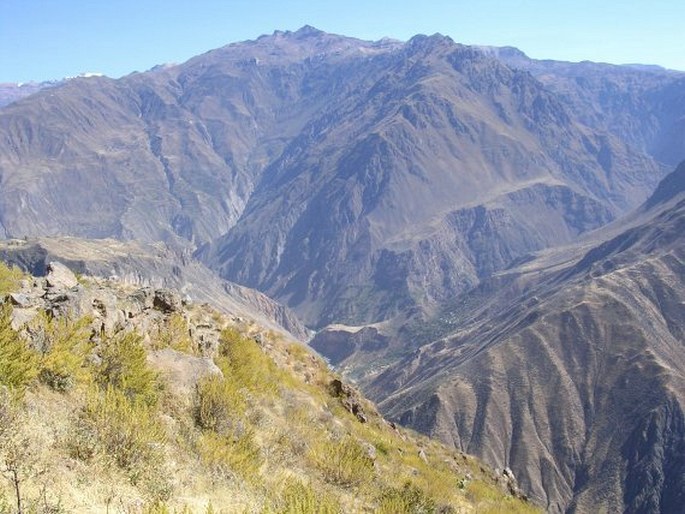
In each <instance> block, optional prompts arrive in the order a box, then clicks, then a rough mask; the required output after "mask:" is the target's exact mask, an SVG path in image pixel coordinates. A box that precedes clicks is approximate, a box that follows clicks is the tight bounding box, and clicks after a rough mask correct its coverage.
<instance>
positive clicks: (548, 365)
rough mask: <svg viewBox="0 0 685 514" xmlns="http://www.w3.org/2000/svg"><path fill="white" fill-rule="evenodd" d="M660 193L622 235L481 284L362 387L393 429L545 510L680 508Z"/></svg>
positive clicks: (672, 317)
mask: <svg viewBox="0 0 685 514" xmlns="http://www.w3.org/2000/svg"><path fill="white" fill-rule="evenodd" d="M681 172H682V167H680V168H679V169H678V170H677V171H676V172H674V174H672V175H671V176H669V177H668V178H667V179H665V180H664V184H674V183H676V182H677V177H678V176H679V174H681ZM662 189H663V187H660V188H659V190H657V193H656V194H655V196H654V197H652V199H650V200H649V201H648V202H647V204H646V205H648V206H650V207H649V208H643V209H641V210H640V211H638V212H637V213H636V214H635V215H633V216H632V217H629V218H628V219H627V220H626V221H625V223H624V224H621V223H616V224H614V225H613V226H612V227H610V228H609V229H607V230H605V231H604V232H600V233H599V234H598V235H597V236H592V237H590V236H588V238H587V239H586V240H585V241H583V242H582V243H579V244H578V245H577V246H570V247H568V248H566V249H564V250H557V251H550V252H548V253H547V254H543V255H542V256H540V257H538V258H537V259H533V260H531V261H529V262H526V263H524V264H521V265H519V266H518V267H514V268H512V269H510V270H507V271H506V272H504V273H503V274H501V275H500V276H499V277H497V278H494V279H492V280H490V281H485V282H484V283H483V284H482V285H481V286H480V287H478V288H476V289H475V290H473V291H471V292H470V293H469V294H467V295H466V296H465V297H464V298H462V299H460V302H459V304H458V305H455V306H454V307H453V308H451V309H450V308H448V309H445V311H443V313H442V314H441V316H440V317H438V318H436V319H434V320H431V322H430V323H427V324H426V326H427V328H428V327H430V325H432V328H430V330H433V331H434V332H435V331H437V332H438V334H441V337H439V338H437V340H436V341H435V342H433V343H430V344H427V345H424V346H422V347H421V348H420V349H419V350H418V351H416V352H415V353H414V354H412V355H411V356H409V357H407V358H406V359H405V360H404V361H402V362H400V363H396V364H395V365H393V366H391V367H390V368H389V369H388V370H386V371H385V372H384V373H381V374H380V375H378V376H377V378H376V379H374V380H373V381H371V383H370V384H368V385H367V388H366V390H367V391H368V392H369V393H370V394H371V396H372V397H373V398H376V399H378V400H379V401H380V406H381V408H382V410H384V411H385V412H387V413H389V414H390V415H391V416H392V417H393V418H396V419H398V420H400V421H401V422H403V423H406V424H408V425H409V426H414V427H415V428H417V429H419V430H422V431H424V432H427V433H431V434H433V435H437V436H439V437H441V438H442V439H443V440H446V441H450V442H452V443H454V444H455V445H456V446H457V447H459V448H463V449H464V450H466V451H471V452H474V453H476V454H478V455H480V456H481V457H483V458H484V459H485V460H486V461H488V462H491V463H500V464H501V465H507V466H510V467H511V468H512V469H513V470H514V472H515V473H516V475H517V477H519V479H520V480H521V483H522V484H523V488H524V489H525V490H529V491H531V492H532V493H533V495H534V497H537V498H541V499H544V500H546V502H547V505H548V508H549V509H550V510H551V511H558V512H563V511H568V512H590V511H596V509H597V508H598V506H601V508H603V509H607V510H608V511H627V512H678V510H679V509H680V508H681V507H680V505H682V503H681V502H682V498H683V494H685V482H683V480H682V476H683V475H682V470H683V466H685V459H683V453H682V448H683V444H685V432H684V431H683V424H682V419H683V407H684V406H685V379H684V377H685V360H684V359H683V351H682V350H683V341H684V340H685V307H684V306H685V283H684V282H683V279H684V277H685V265H684V264H683V263H684V262H685V250H684V249H685V245H684V244H683V234H684V233H685V232H683V231H684V230H685V195H684V194H683V190H682V188H681V189H680V190H679V191H678V190H675V191H670V193H671V194H670V195H668V197H667V198H666V199H663V198H662V201H659V198H661V196H660V195H661V193H660V191H662ZM595 238H598V239H599V241H597V239H595ZM436 327H437V328H436Z"/></svg>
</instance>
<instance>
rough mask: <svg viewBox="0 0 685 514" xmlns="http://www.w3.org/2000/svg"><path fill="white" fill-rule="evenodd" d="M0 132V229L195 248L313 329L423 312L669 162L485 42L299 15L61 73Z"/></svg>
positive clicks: (591, 224) (557, 236)
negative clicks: (308, 22)
mask: <svg viewBox="0 0 685 514" xmlns="http://www.w3.org/2000/svg"><path fill="white" fill-rule="evenodd" d="M0 132H2V133H3V134H4V135H5V137H4V138H3V139H2V140H1V141H0V185H1V186H2V187H1V189H0V191H2V193H1V194H0V235H2V236H4V237H19V238H21V237H24V236H56V235H71V236H77V237H88V238H106V237H113V238H117V239H141V240H145V241H160V240H161V241H165V242H167V243H169V244H171V245H177V246H180V247H185V248H190V249H196V248H199V251H198V253H197V255H198V257H200V258H201V259H202V260H203V261H204V262H205V263H206V264H207V265H208V266H209V267H211V268H213V269H214V270H217V271H218V272H220V273H221V274H222V276H223V277H224V278H227V279H229V280H231V281H234V282H238V283H240V284H243V285H247V286H249V287H253V288H257V289H259V290H261V291H263V292H266V293H267V294H269V295H270V296H272V297H274V298H276V299H277V300H279V301H281V302H283V303H285V304H287V305H288V306H289V307H291V308H293V309H294V310H295V311H296V312H297V313H298V315H299V316H301V317H302V318H303V319H304V321H305V322H306V323H307V324H309V325H310V326H314V327H321V326H324V325H326V324H328V323H332V322H340V321H344V322H347V323H353V324H357V323H368V322H375V321H381V320H384V319H388V318H391V317H393V316H395V315H398V314H400V313H402V312H405V311H407V310H411V309H419V310H421V311H424V312H426V313H431V312H432V311H434V310H435V309H436V308H438V306H439V305H440V303H441V302H443V301H445V300H446V299H449V298H451V297H453V296H454V295H455V294H458V293H460V292H462V291H464V290H466V289H468V288H469V287H472V286H473V285H475V284H476V283H477V282H478V281H479V280H480V279H481V278H483V277H486V276H488V275H489V274H491V273H492V272H494V271H496V270H499V269H502V268H503V267H505V266H506V265H508V263H509V262H511V261H512V260H513V259H516V258H517V257H519V256H521V255H525V254H526V253H528V252H530V251H533V250H538V249H541V248H545V247H548V246H551V245H555V244H560V243H565V242H569V241H570V240H572V239H573V238H574V237H576V236H577V235H578V234H579V233H582V232H584V231H587V230H589V229H593V228H596V227H598V226H600V225H602V224H604V223H606V222H608V221H610V220H611V219H613V218H614V217H615V216H616V215H618V214H620V213H622V212H624V211H626V210H628V209H629V208H631V207H634V206H636V205H637V204H639V203H640V202H641V201H643V200H644V198H645V197H646V196H647V195H648V194H649V192H650V191H651V190H652V189H653V188H654V187H655V185H656V183H657V182H658V180H659V178H660V177H661V176H662V173H663V171H662V170H663V168H662V167H661V165H660V164H659V163H657V162H656V161H655V160H654V159H653V158H652V157H650V156H649V155H647V154H645V153H644V152H642V151H641V150H639V149H635V148H631V147H630V146H628V145H627V144H626V143H625V142H624V141H621V140H620V139H618V138H616V137H614V136H612V135H611V134H610V133H608V132H607V131H604V130H599V129H595V128H593V127H590V126H588V125H586V124H584V123H583V121H582V120H579V119H578V118H577V116H576V115H575V113H574V111H573V110H572V109H569V108H568V107H567V106H566V105H565V104H564V103H563V102H562V101H560V99H559V97H558V95H555V94H554V93H552V92H550V91H549V90H548V89H547V88H546V87H545V85H544V84H543V83H542V82H540V81H539V80H536V79H535V78H533V77H532V76H531V75H530V74H529V73H528V72H523V71H516V70H512V69H511V68H509V67H507V66H505V65H503V64H502V63H501V62H500V61H499V60H497V59H496V58H494V57H491V56H488V55H487V54H486V53H484V52H483V51H480V50H478V49H476V48H471V47H466V46H463V45H459V44H456V43H454V42H453V41H452V40H451V39H449V38H447V37H444V36H440V35H434V36H417V37H415V38H413V39H412V40H411V41H409V42H407V43H400V42H397V41H391V40H381V41H378V42H367V41H360V40H357V39H353V38H347V37H343V36H337V35H332V34H326V33H323V32H321V31H318V30H316V29H314V28H311V27H304V28H302V29H300V30H299V31H297V32H285V33H283V32H276V33H274V34H273V35H270V36H263V37H260V38H258V39H257V40H255V41H248V42H244V43H237V44H232V45H228V46H226V47H223V48H220V49H217V50H213V51H211V52H208V53H206V54H203V55H201V56H198V57H196V58H193V59H191V60H190V61H188V62H186V63H184V64H182V65H179V66H167V67H161V68H156V69H153V70H151V71H149V72H145V73H136V74H132V75H130V76H127V77H124V78H122V79H120V80H112V79H109V78H106V77H91V78H76V79H72V80H70V81H68V82H67V83H65V84H64V85H62V86H60V87H55V88H51V89H50V90H49V91H41V92H38V93H37V94H35V95H32V96H31V97H28V98H25V99H23V100H20V101H18V102H15V103H13V104H11V105H8V106H6V107H5V108H4V109H3V110H2V112H0ZM76 199H78V200H76ZM531 213H536V214H539V216H531Z"/></svg>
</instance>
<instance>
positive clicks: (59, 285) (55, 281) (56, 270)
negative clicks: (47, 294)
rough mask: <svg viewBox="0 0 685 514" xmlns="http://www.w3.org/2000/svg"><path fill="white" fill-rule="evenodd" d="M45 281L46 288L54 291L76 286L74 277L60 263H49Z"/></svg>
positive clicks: (76, 282)
mask: <svg viewBox="0 0 685 514" xmlns="http://www.w3.org/2000/svg"><path fill="white" fill-rule="evenodd" d="M47 272H48V273H47V275H46V277H45V278H46V281H47V285H48V287H52V288H55V289H71V288H72V287H75V286H77V285H78V280H77V279H76V275H74V273H73V272H72V271H71V270H70V269H69V268H67V267H66V266H65V265H64V264H62V263H61V262H56V261H53V262H50V263H49V264H48V268H47Z"/></svg>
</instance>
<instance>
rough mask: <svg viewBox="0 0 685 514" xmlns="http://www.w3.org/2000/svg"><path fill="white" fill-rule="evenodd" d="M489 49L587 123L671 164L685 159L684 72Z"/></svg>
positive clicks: (510, 48)
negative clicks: (534, 81) (554, 95)
mask: <svg viewBox="0 0 685 514" xmlns="http://www.w3.org/2000/svg"><path fill="white" fill-rule="evenodd" d="M484 51H486V53H488V54H489V55H493V56H494V57H496V58H497V59H499V60H500V61H501V62H503V63H505V64H507V65H508V66H511V67H513V68H515V69H520V70H525V71H528V72H530V73H531V74H532V75H533V76H535V77H536V78H537V79H538V80H540V81H541V82H542V83H543V84H544V85H545V87H547V88H548V89H549V90H550V91H552V92H554V93H556V94H557V95H558V96H559V98H560V99H561V100H562V101H563V102H564V104H565V105H567V106H568V107H569V108H571V109H572V110H573V112H574V113H575V114H576V116H577V117H578V119H579V120H581V121H582V122H583V123H584V124H586V125H588V126H590V127H593V128H595V129H598V130H606V131H609V132H611V133H612V134H614V135H616V136H617V137H619V138H620V139H621V140H623V141H625V142H627V143H628V144H630V145H631V146H633V147H634V148H637V149H639V150H642V151H645V152H647V153H649V154H650V155H652V156H654V157H655V158H656V159H657V160H659V161H661V162H663V163H666V164H668V165H670V166H671V167H673V166H676V165H677V164H678V163H679V162H680V161H682V160H683V159H685V140H684V139H683V134H684V133H685V72H682V71H680V72H679V71H673V70H665V69H663V68H660V67H658V66H637V65H630V66H615V65H610V64H600V63H593V62H589V61H584V62H580V63H570V62H564V61H553V60H536V59H530V58H529V57H527V56H526V55H525V54H524V53H523V52H521V51H520V50H518V49H516V48H512V47H504V48H497V47H485V48H484Z"/></svg>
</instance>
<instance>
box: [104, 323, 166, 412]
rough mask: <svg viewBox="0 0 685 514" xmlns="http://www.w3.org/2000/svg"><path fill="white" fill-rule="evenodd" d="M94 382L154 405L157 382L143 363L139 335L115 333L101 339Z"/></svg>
mask: <svg viewBox="0 0 685 514" xmlns="http://www.w3.org/2000/svg"><path fill="white" fill-rule="evenodd" d="M100 358H101V362H100V365H99V367H98V382H99V384H100V385H101V386H102V387H104V388H106V387H108V386H112V387H115V388H117V389H119V390H120V391H121V392H122V393H123V394H124V395H125V396H126V397H127V398H129V399H139V400H142V401H143V402H144V403H146V404H147V405H155V404H156V403H157V400H158V399H159V393H160V389H161V382H160V380H159V377H158V375H157V373H155V372H154V371H152V370H151V369H150V368H149V367H148V364H147V354H146V351H145V347H144V346H143V338H142V337H141V336H140V335H138V334H136V333H133V332H128V333H119V334H117V335H115V336H114V337H112V338H110V339H107V340H105V341H103V343H102V346H101V348H100Z"/></svg>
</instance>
